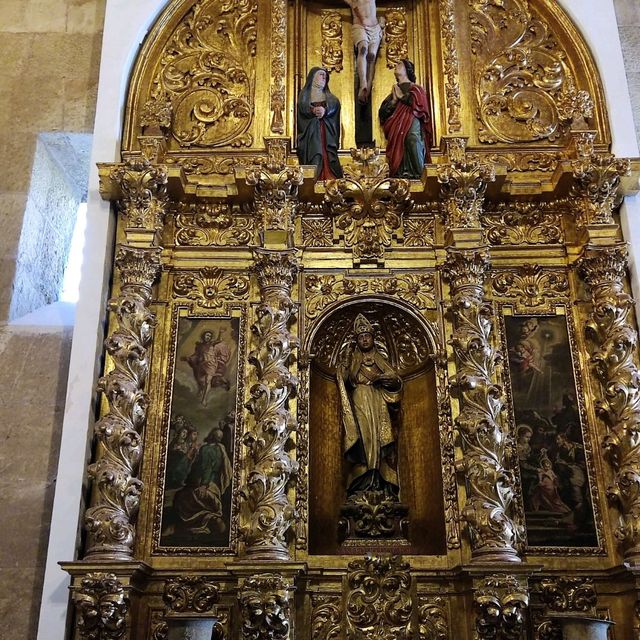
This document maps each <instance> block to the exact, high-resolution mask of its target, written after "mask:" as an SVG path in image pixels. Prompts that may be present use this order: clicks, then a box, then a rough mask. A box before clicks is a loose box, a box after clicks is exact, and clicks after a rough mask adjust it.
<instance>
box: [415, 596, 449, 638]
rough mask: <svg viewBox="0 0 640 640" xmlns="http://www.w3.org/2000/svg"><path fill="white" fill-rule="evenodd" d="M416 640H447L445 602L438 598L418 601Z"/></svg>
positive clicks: (447, 626)
mask: <svg viewBox="0 0 640 640" xmlns="http://www.w3.org/2000/svg"><path fill="white" fill-rule="evenodd" d="M418 621H419V626H418V640H449V638H450V635H449V614H448V608H447V601H446V600H445V599H444V598H441V597H440V596H422V597H421V598H420V599H419V600H418Z"/></svg>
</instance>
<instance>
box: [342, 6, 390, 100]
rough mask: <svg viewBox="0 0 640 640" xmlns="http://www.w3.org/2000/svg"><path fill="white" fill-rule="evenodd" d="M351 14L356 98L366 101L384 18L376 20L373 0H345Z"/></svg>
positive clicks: (369, 91) (371, 83) (371, 84)
mask: <svg viewBox="0 0 640 640" xmlns="http://www.w3.org/2000/svg"><path fill="white" fill-rule="evenodd" d="M345 2H346V3H347V4H348V5H349V6H350V7H351V12H352V14H353V27H352V30H351V32H352V34H353V46H354V47H355V48H356V50H357V62H356V66H357V70H358V81H359V85H360V90H359V91H358V100H359V101H360V102H361V103H363V104H364V103H366V102H367V100H368V99H369V96H370V95H371V87H372V86H373V75H374V73H375V68H376V56H377V55H378V49H379V48H380V43H381V42H382V28H383V27H384V19H383V18H381V19H380V20H378V17H377V15H376V2H375V0H345Z"/></svg>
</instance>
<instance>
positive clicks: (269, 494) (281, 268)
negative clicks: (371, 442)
mask: <svg viewBox="0 0 640 640" xmlns="http://www.w3.org/2000/svg"><path fill="white" fill-rule="evenodd" d="M254 259H255V262H254V266H253V268H252V271H253V274H254V275H255V276H256V278H257V281H258V285H259V288H260V297H261V302H260V304H259V305H258V306H257V308H256V316H257V319H256V322H255V323H254V324H253V325H252V327H251V330H252V332H253V335H254V349H253V351H251V353H250V354H249V362H250V363H251V364H252V365H253V366H254V367H255V370H256V376H257V382H256V383H255V384H254V385H253V386H252V387H251V391H250V393H251V399H250V400H249V402H248V403H247V405H246V406H247V409H248V410H249V412H250V413H251V414H252V416H253V421H252V422H253V424H252V426H251V428H250V429H249V431H247V433H246V434H245V436H244V444H245V445H246V446H247V447H248V449H249V455H248V465H249V468H248V471H247V476H246V483H245V485H244V486H243V487H242V489H241V493H242V495H243V497H244V499H245V501H246V517H247V520H248V522H247V524H246V525H245V526H244V527H243V528H242V535H243V538H244V542H245V545H246V546H245V554H246V555H247V556H251V557H252V558H254V559H256V560H288V559H289V549H288V545H287V532H288V531H289V529H290V528H291V526H292V525H293V524H294V517H295V509H294V507H293V505H292V504H291V502H290V501H289V497H288V496H287V488H288V484H289V480H290V479H291V477H292V475H294V474H295V473H296V472H297V470H298V463H297V462H296V461H295V460H293V459H292V458H291V456H290V455H289V453H288V451H287V449H288V447H289V443H290V439H291V434H292V432H294V431H295V429H296V423H295V418H294V416H293V415H292V413H291V411H290V410H289V398H290V397H292V396H293V395H294V394H295V392H296V389H297V385H298V380H297V378H296V377H295V376H294V375H293V374H292V373H291V371H290V370H289V361H290V358H291V353H292V350H293V349H295V348H296V347H297V346H298V343H297V339H296V338H295V337H294V336H293V335H292V334H291V332H290V331H289V326H290V324H291V323H292V322H293V320H294V318H295V308H296V306H295V304H294V302H293V301H292V299H291V289H292V287H293V282H294V280H295V276H296V274H297V272H298V262H297V259H296V257H295V251H294V250H288V251H273V250H268V249H254Z"/></svg>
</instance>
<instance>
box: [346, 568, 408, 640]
mask: <svg viewBox="0 0 640 640" xmlns="http://www.w3.org/2000/svg"><path fill="white" fill-rule="evenodd" d="M347 589H348V591H347V596H346V605H345V608H346V620H347V633H346V636H347V638H349V640H368V639H369V638H371V637H372V633H373V635H374V636H375V637H379V638H411V637H413V628H412V620H411V619H412V616H413V598H412V595H411V572H410V570H409V564H408V563H406V562H403V561H402V560H401V558H400V557H399V556H386V557H385V556H366V557H365V558H364V560H354V561H352V562H350V563H349V567H348V573H347ZM374 629H375V630H376V631H375V632H372V630H374Z"/></svg>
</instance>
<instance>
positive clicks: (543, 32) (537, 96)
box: [469, 0, 593, 143]
mask: <svg viewBox="0 0 640 640" xmlns="http://www.w3.org/2000/svg"><path fill="white" fill-rule="evenodd" d="M469 5H470V6H471V12H470V21H471V51H472V53H473V55H474V57H475V71H474V83H475V92H476V99H477V104H478V114H477V116H478V120H479V121H480V130H479V138H480V141H481V142H489V143H495V142H533V141H535V140H549V141H553V140H555V139H557V138H558V137H559V136H561V135H563V134H565V133H567V132H568V130H569V127H570V125H571V124H573V123H576V124H583V123H584V119H585V118H589V117H591V116H592V115H593V100H592V99H591V96H590V95H589V93H588V92H587V91H579V90H578V89H577V88H576V83H575V78H574V77H573V74H572V72H571V70H570V68H569V66H568V65H567V61H566V60H567V52H566V51H565V50H564V49H563V47H562V45H561V44H560V43H559V41H558V39H557V38H556V37H555V34H553V33H552V32H551V31H550V28H549V25H548V24H547V23H546V22H545V21H544V20H543V19H542V18H541V17H540V16H539V15H538V14H536V13H534V12H533V10H532V9H531V6H530V2H529V1H528V0H505V1H504V2H493V1H491V0H469Z"/></svg>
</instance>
